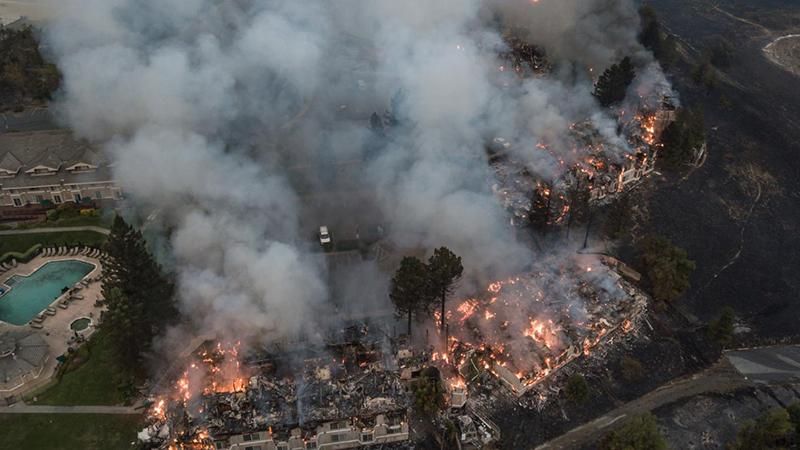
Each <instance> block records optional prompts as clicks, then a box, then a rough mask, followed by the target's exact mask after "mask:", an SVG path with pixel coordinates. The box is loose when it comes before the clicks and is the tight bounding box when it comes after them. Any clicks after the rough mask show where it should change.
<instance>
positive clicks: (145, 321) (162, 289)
mask: <svg viewBox="0 0 800 450" xmlns="http://www.w3.org/2000/svg"><path fill="white" fill-rule="evenodd" d="M106 253H107V255H108V256H107V258H105V260H104V261H103V296H104V297H105V298H106V299H107V300H108V311H107V312H106V314H105V316H104V320H103V322H102V325H101V326H102V327H104V328H105V329H107V330H108V332H109V335H110V336H111V339H112V341H113V342H114V345H115V347H116V349H117V352H116V353H117V354H118V355H119V356H120V359H121V362H122V363H123V364H124V365H126V366H127V367H128V368H130V369H136V368H137V367H138V363H139V362H140V361H141V359H142V357H143V356H144V354H145V353H146V352H147V351H148V350H149V349H150V347H151V344H152V340H153V338H154V337H155V336H156V335H158V334H159V333H161V332H162V331H163V329H164V328H165V327H166V326H167V325H168V324H169V323H170V322H172V321H173V320H174V319H175V318H176V316H177V308H176V306H175V302H174V298H173V297H174V296H173V293H174V287H173V285H172V283H171V282H170V281H169V280H168V279H167V278H166V277H165V276H164V274H163V273H162V271H161V267H160V266H159V265H158V263H156V262H155V260H153V258H152V256H151V255H150V253H149V252H148V251H147V248H146V246H145V240H144V238H143V237H142V234H141V232H139V231H138V230H135V229H134V228H133V227H131V226H130V225H128V224H127V223H126V222H125V221H124V220H123V219H122V217H120V216H117V217H115V218H114V223H113V224H112V226H111V234H110V236H109V239H108V243H107V244H106Z"/></svg>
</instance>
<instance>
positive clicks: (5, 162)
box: [0, 152, 22, 172]
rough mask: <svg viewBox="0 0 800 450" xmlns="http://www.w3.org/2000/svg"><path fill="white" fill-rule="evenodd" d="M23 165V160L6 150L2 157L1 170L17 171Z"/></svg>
mask: <svg viewBox="0 0 800 450" xmlns="http://www.w3.org/2000/svg"><path fill="white" fill-rule="evenodd" d="M21 167H22V162H21V161H20V160H19V159H18V158H17V157H16V156H14V154H13V153H11V152H6V153H5V154H4V155H3V156H2V158H0V170H5V171H7V172H17V171H19V169H20V168H21Z"/></svg>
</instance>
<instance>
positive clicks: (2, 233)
mask: <svg viewBox="0 0 800 450" xmlns="http://www.w3.org/2000/svg"><path fill="white" fill-rule="evenodd" d="M65 231H94V232H95V233H101V234H105V235H108V234H111V230H109V229H108V228H103V227H95V226H88V225H87V226H82V227H48V228H27V229H23V230H2V231H0V236H7V235H12V234H36V233H62V232H65Z"/></svg>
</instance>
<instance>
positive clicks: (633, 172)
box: [486, 95, 677, 226]
mask: <svg viewBox="0 0 800 450" xmlns="http://www.w3.org/2000/svg"><path fill="white" fill-rule="evenodd" d="M659 98H660V100H659V101H653V100H652V98H647V99H645V98H642V99H641V102H640V104H639V105H638V106H637V107H636V108H635V109H636V112H635V113H634V114H633V116H632V117H628V115H627V114H626V112H625V111H624V110H620V111H618V113H617V114H618V121H617V128H618V131H619V133H620V135H621V136H622V138H620V139H618V140H617V141H616V142H615V141H614V140H613V139H609V138H608V137H607V136H606V135H604V134H603V133H601V132H600V131H599V130H598V128H597V127H596V125H595V124H594V123H593V122H592V121H591V120H586V121H583V122H578V123H574V124H572V125H571V127H570V130H569V133H568V137H567V142H569V144H568V145H569V147H570V149H569V151H566V152H564V151H563V149H561V150H559V151H556V150H553V149H552V148H551V146H550V145H548V144H546V143H538V144H536V145H535V148H533V149H530V150H525V149H520V148H517V145H515V144H514V143H512V142H511V141H510V140H508V139H506V138H503V137H495V138H493V139H492V140H491V141H490V142H489V143H488V144H487V146H486V151H487V154H488V156H489V164H490V166H491V168H492V171H493V173H494V180H493V182H492V190H493V192H494V193H495V195H496V196H497V197H498V198H499V199H500V201H501V203H502V204H503V206H504V207H505V208H506V210H507V211H508V212H509V213H510V214H511V223H512V224H513V225H523V224H527V223H528V222H529V221H531V220H532V219H531V216H532V215H540V216H542V220H541V221H542V222H543V224H546V225H549V226H558V225H563V224H565V223H566V222H567V218H568V217H569V215H570V212H571V211H572V212H574V211H576V210H580V209H583V208H586V207H591V206H594V205H599V204H604V203H608V202H610V201H612V200H613V199H614V198H616V197H617V196H618V195H620V194H622V193H624V192H627V191H628V190H630V189H631V188H632V187H634V186H635V185H636V184H637V183H638V182H640V181H642V180H643V179H645V178H646V177H647V176H648V175H650V174H651V173H652V172H653V171H655V168H656V161H657V159H658V151H659V149H660V147H661V144H660V143H659V139H660V137H661V134H662V132H663V131H664V130H665V129H666V128H667V126H668V125H669V124H670V123H672V122H673V121H674V120H675V118H676V114H677V107H676V106H675V103H676V102H675V99H673V98H671V97H669V96H667V95H662V96H660V97H659ZM536 153H541V155H539V156H537V155H536ZM526 160H550V161H552V162H553V163H552V164H551V165H553V166H554V169H553V170H552V172H553V173H555V175H554V176H553V177H552V178H551V179H544V178H542V177H540V176H539V175H538V174H537V173H535V169H531V168H529V167H528V165H527V164H526V163H525V162H524V161H526ZM534 221H535V220H534Z"/></svg>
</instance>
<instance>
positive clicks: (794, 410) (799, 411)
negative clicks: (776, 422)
mask: <svg viewBox="0 0 800 450" xmlns="http://www.w3.org/2000/svg"><path fill="white" fill-rule="evenodd" d="M786 412H788V413H789V421H790V422H792V425H793V426H794V432H795V434H798V435H800V402H794V403H792V404H791V405H789V406H788V407H787V408H786Z"/></svg>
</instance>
